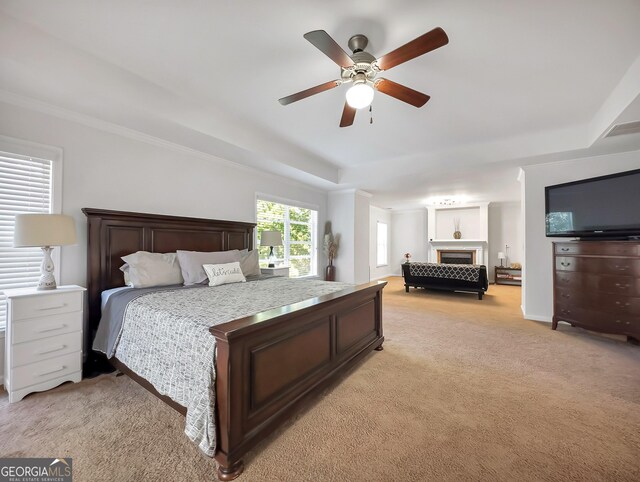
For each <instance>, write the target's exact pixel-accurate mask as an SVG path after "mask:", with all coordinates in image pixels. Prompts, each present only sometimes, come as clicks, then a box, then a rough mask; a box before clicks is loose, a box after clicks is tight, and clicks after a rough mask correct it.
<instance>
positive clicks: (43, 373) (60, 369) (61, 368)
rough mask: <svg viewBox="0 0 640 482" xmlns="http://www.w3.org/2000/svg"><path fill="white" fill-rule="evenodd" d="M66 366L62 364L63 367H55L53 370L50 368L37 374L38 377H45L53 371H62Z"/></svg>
mask: <svg viewBox="0 0 640 482" xmlns="http://www.w3.org/2000/svg"><path fill="white" fill-rule="evenodd" d="M65 368H67V367H66V366H64V365H62V366H61V367H58V368H54V369H53V370H49V371H47V372H42V373H38V374H36V376H37V377H43V376H45V375H51V374H52V373H56V372H61V371H62V370H64V369H65Z"/></svg>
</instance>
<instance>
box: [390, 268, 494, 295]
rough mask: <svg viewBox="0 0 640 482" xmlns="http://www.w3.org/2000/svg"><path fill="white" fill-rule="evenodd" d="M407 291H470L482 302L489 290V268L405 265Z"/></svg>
mask: <svg viewBox="0 0 640 482" xmlns="http://www.w3.org/2000/svg"><path fill="white" fill-rule="evenodd" d="M402 277H403V278H404V288H405V291H406V292H407V293H408V292H409V287H414V288H427V289H433V290H445V291H470V292H473V293H477V294H478V299H479V300H481V299H482V296H483V295H484V293H485V292H486V291H487V289H489V279H488V277H487V267H486V266H484V265H473V264H438V263H404V264H403V265H402Z"/></svg>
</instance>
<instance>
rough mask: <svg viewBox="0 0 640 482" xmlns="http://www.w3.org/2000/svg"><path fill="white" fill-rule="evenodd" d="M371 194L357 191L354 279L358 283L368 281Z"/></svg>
mask: <svg viewBox="0 0 640 482" xmlns="http://www.w3.org/2000/svg"><path fill="white" fill-rule="evenodd" d="M370 203H371V195H370V194H369V193H366V192H364V191H356V193H355V211H354V214H355V220H354V223H353V224H354V229H355V244H354V250H355V255H354V263H355V264H354V271H355V272H354V279H355V282H356V283H368V282H369V279H370V270H369V217H370V215H371V213H370V207H371V205H370Z"/></svg>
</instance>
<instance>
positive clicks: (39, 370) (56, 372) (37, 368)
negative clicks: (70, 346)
mask: <svg viewBox="0 0 640 482" xmlns="http://www.w3.org/2000/svg"><path fill="white" fill-rule="evenodd" d="M81 361H82V353H81V352H79V351H78V352H76V353H70V354H68V355H63V356H59V357H56V358H51V359H49V360H44V361H39V362H36V363H30V364H29V365H23V366H20V367H16V368H13V369H12V370H11V390H12V391H13V390H18V389H20V388H24V387H28V386H30V385H36V384H38V383H42V382H46V381H47V380H50V379H52V378H58V377H63V376H66V375H69V374H71V373H74V372H78V371H80V370H81V368H82V365H81Z"/></svg>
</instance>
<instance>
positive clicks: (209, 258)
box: [177, 249, 240, 286]
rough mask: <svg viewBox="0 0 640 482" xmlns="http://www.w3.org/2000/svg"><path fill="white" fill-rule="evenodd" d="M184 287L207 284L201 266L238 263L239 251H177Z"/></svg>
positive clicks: (205, 274) (205, 275)
mask: <svg viewBox="0 0 640 482" xmlns="http://www.w3.org/2000/svg"><path fill="white" fill-rule="evenodd" d="M177 255H178V261H179V262H180V269H181V270H182V277H183V278H184V285H185V286H191V285H197V284H204V283H206V282H207V273H205V272H204V269H203V268H202V265H203V264H223V263H233V262H234V261H240V251H238V250H237V249H233V250H231V251H212V252H205V251H181V250H178V251H177Z"/></svg>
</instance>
